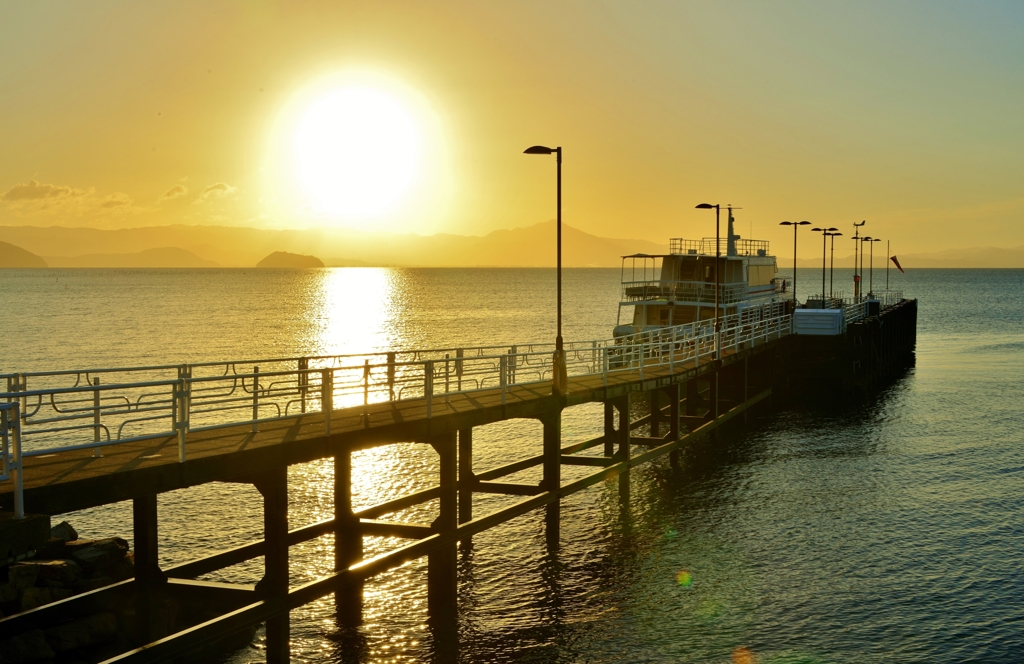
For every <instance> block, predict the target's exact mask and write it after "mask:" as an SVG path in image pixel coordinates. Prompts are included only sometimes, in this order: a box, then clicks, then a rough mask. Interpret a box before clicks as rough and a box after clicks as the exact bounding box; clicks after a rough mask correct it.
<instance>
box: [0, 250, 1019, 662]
mask: <svg viewBox="0 0 1024 664" xmlns="http://www.w3.org/2000/svg"><path fill="white" fill-rule="evenodd" d="M820 274H821V273H820V271H815V270H803V269H801V270H800V272H799V275H798V276H799V282H800V283H799V288H800V292H801V297H803V296H804V294H805V293H806V292H808V291H810V290H814V289H817V288H820ZM880 274H884V272H880V271H879V272H876V274H875V281H876V286H877V285H879V284H881V283H884V281H883V279H884V277H882V276H879V275H880ZM849 279H850V274H849V271H839V270H837V271H836V284H837V286H836V289H837V290H839V289H840V286H839V285H838V284H845V283H847V282H848V281H849ZM890 279H891V281H892V287H893V288H902V289H904V290H905V291H906V292H907V293H908V295H909V296H912V297H917V298H919V305H920V310H919V326H918V346H917V362H916V366H915V367H914V368H913V369H911V370H909V371H908V372H907V373H906V374H905V375H903V376H902V377H901V378H899V379H898V380H896V381H895V382H894V383H893V384H891V385H890V386H888V387H887V388H886V389H884V390H882V391H881V392H879V393H878V394H876V395H873V396H872V397H871V398H870V399H868V400H866V401H862V402H858V403H835V404H831V405H828V406H817V407H814V408H790V409H786V410H781V411H777V412H775V413H773V414H771V415H770V416H768V417H767V418H766V419H765V420H763V421H761V422H759V423H758V425H757V426H756V427H755V426H752V427H750V428H749V429H748V430H746V431H739V432H736V433H734V434H731V435H729V436H725V437H722V438H720V439H719V440H718V441H717V442H715V443H710V442H709V443H703V444H699V445H696V446H693V447H691V448H690V449H688V450H687V451H686V453H685V454H684V458H683V463H682V465H681V468H680V469H679V470H672V469H671V468H670V467H669V466H668V465H667V464H657V463H656V464H649V465H647V466H644V467H641V468H640V469H638V470H635V471H634V472H633V479H632V482H633V489H632V504H631V505H630V509H629V512H628V513H623V512H622V511H620V509H619V505H618V500H617V492H616V489H615V484H614V482H612V483H609V484H607V485H598V486H596V487H593V488H592V489H590V490H587V491H585V492H581V493H579V494H576V495H574V496H571V497H570V498H568V499H567V500H566V501H565V503H564V506H563V526H562V543H561V544H562V546H561V549H560V551H559V552H558V553H557V555H552V554H550V553H549V552H548V550H547V549H546V547H545V544H544V538H543V522H542V516H541V515H540V514H530V515H527V516H524V517H521V518H519V519H516V520H514V521H512V522H510V523H508V524H506V525H504V526H501V527H499V528H496V529H494V530H492V531H488V532H487V533H484V534H482V535H480V536H477V537H476V538H474V543H473V546H472V548H471V549H466V550H463V551H461V552H460V581H459V594H460V597H459V602H460V610H459V633H460V639H461V660H462V661H464V662H729V661H730V656H731V655H730V654H731V653H732V651H733V649H734V648H736V647H738V646H744V647H747V648H749V649H750V650H751V651H753V652H754V653H755V654H756V655H757V658H758V659H757V661H758V662H762V663H765V662H771V663H778V664H781V663H787V664H795V663H797V662H800V663H814V662H837V663H838V662H850V663H859V662H940V661H941V662H968V661H970V662H1019V661H1022V659H1024V571H1022V552H1024V414H1022V407H1021V405H1020V404H1021V397H1020V395H1021V394H1024V296H1022V293H1024V271H1019V270H916V271H910V272H908V273H907V274H906V275H899V274H897V273H891V274H890ZM618 280H619V275H618V271H617V270H568V271H567V272H566V292H565V300H566V310H565V324H566V336H567V337H568V338H571V339H580V338H588V339H589V338H604V337H607V336H608V335H609V332H610V330H611V327H612V326H613V325H614V323H615V316H616V301H617V297H618ZM846 290H849V289H848V288H847V289H846ZM0 301H2V302H3V303H4V313H3V314H2V315H0V372H3V371H28V370H34V369H49V368H65V367H82V366H87V365H88V366H111V365H129V364H139V363H151V362H160V363H165V362H167V363H170V362H186V361H201V360H215V359H226V358H243V357H259V356H280V355H300V354H313V353H325V352H356V351H365V350H370V349H383V348H397V347H404V348H409V347H417V346H419V347H422V346H432V345H445V346H451V345H457V344H466V345H471V344H479V343H497V342H507V343H516V342H524V341H533V340H546V339H548V338H550V337H551V336H553V327H554V316H553V307H554V296H553V271H551V270H512V269H507V270H486V269H476V270H471V269H466V270H462V269H451V270H445V269H433V270H430V269H423V270H417V269H336V270H310V271H301V270H297V271H288V270H281V271H273V270H271V271H252V270H248V271H246V270H24V271H21V270H2V271H0ZM599 413H600V410H599V408H595V407H594V406H582V407H578V408H574V409H570V410H568V411H566V413H565V415H564V424H563V430H564V435H565V437H566V438H567V439H568V440H576V439H579V440H582V439H586V438H589V437H592V436H594V435H597V434H599V433H600V424H601V419H600V417H599ZM476 442H477V447H478V449H477V450H476V452H475V455H476V459H475V461H476V465H477V467H478V468H486V467H490V466H492V465H497V464H499V463H502V462H504V461H507V460H509V459H510V458H511V457H519V456H527V455H532V454H536V453H537V452H538V451H539V449H540V445H541V440H540V430H539V427H538V426H537V425H536V424H534V423H529V422H509V423H502V424H498V425H493V426H489V427H483V428H481V429H479V430H478V431H477V433H476ZM357 473H358V478H357V488H356V491H357V497H356V500H357V503H358V505H368V504H372V503H373V502H376V501H377V500H380V499H382V498H384V497H389V496H393V495H395V494H396V493H399V492H406V491H410V490H414V489H417V488H421V487H425V486H427V485H429V484H430V483H431V482H432V480H433V478H434V477H436V474H435V473H436V462H435V459H434V457H433V454H432V453H428V451H427V450H425V449H423V447H422V446H413V445H403V446H399V447H397V448H394V447H393V448H388V449H384V450H375V451H369V452H364V453H360V454H359V455H358V457H357ZM526 478H527V476H523V477H522V478H516V479H526ZM331 480H332V467H331V465H330V464H329V463H315V464H309V465H307V466H297V467H293V468H292V469H291V471H290V481H291V487H290V491H291V494H290V502H291V518H292V522H291V524H292V527H297V526H300V525H303V524H306V523H312V522H314V521H317V520H320V519H323V518H328V517H329V516H330V514H331V512H332V505H331V491H330V486H331ZM500 504H503V499H501V498H491V499H489V500H486V501H485V500H481V501H480V502H479V503H478V506H477V508H476V509H477V510H478V512H479V513H482V511H483V510H486V509H488V508H489V507H493V506H497V505H500ZM159 505H160V518H161V522H160V527H161V533H160V545H161V557H162V560H163V562H164V563H165V564H171V563H176V562H183V561H185V560H189V559H191V558H195V557H198V556H200V555H204V554H207V553H211V552H214V551H218V550H221V549H224V548H228V547H230V546H234V545H238V544H241V543H244V542H247V541H250V540H251V539H253V538H256V537H259V536H260V533H261V531H262V518H261V513H260V505H261V501H260V497H259V494H258V493H257V492H256V491H255V490H254V489H252V487H248V486H245V485H237V484H225V485H221V484H212V485H207V486H203V487H196V488H193V489H188V490H183V491H177V492H172V493H169V494H164V495H161V497H160V502H159ZM29 507H31V506H29ZM432 507H434V506H431V505H427V506H425V507H422V508H417V509H412V510H408V511H406V512H403V513H401V514H399V515H397V516H396V518H399V519H409V520H420V521H422V520H429V519H430V518H432V517H431V516H429V514H430V509H431V508H432ZM130 514H131V510H130V506H129V505H127V504H120V505H113V506H108V507H105V508H101V509H94V510H88V511H85V512H81V513H76V514H71V515H66V518H68V519H69V520H70V521H71V522H72V523H73V524H74V525H75V526H76V527H77V528H78V529H79V531H80V532H81V534H82V535H83V536H85V537H100V536H110V535H119V536H130V534H131V533H130V527H129V526H128V525H126V524H130ZM396 543H397V542H396V541H395V540H386V539H379V538H378V539H374V540H372V541H369V542H368V547H367V553H368V554H373V553H375V552H378V551H385V550H387V549H388V548H391V547H393V546H395V544H396ZM331 551H332V542H331V539H330V537H324V538H321V539H319V540H315V541H313V542H309V543H306V544H304V545H302V546H300V547H297V548H296V549H293V551H292V559H293V561H295V563H296V564H294V566H293V571H292V579H291V581H292V583H293V584H297V583H301V582H303V581H306V580H311V579H314V578H316V577H318V576H321V575H323V574H325V573H327V572H328V571H329V568H330V565H331V561H332V553H331ZM261 566H262V561H261V560H256V561H252V562H250V563H247V564H244V565H239V566H236V567H234V568H231V569H228V570H224V571H222V572H219V573H218V574H216V575H212V576H211V577H209V578H211V579H214V580H224V581H234V582H248V583H251V582H254V581H255V580H257V579H258V578H259V576H260V570H261ZM425 567H426V566H425V563H424V562H423V561H418V562H414V563H411V564H409V565H406V566H405V567H402V568H400V569H397V570H392V571H391V572H388V573H387V574H384V575H382V576H380V577H378V578H377V579H376V580H374V581H373V582H372V583H370V584H368V585H367V587H366V592H365V596H366V624H365V625H364V626H363V628H362V629H361V630H360V636H361V637H362V642H361V645H359V646H358V647H356V646H354V645H353V641H352V640H351V639H339V638H338V630H337V628H336V626H335V624H334V621H333V615H332V614H333V602H332V601H331V600H330V598H326V599H325V600H323V601H321V602H318V603H316V604H313V605H310V606H307V607H303V608H302V609H300V610H298V611H296V612H294V613H293V614H292V635H293V645H292V651H293V654H294V661H309V662H314V661H328V662H348V661H359V662H393V661H430V660H431V659H432V656H433V655H432V648H433V643H432V640H431V634H430V630H429V629H428V628H427V626H426V622H427V612H426V568H425ZM681 571H686V572H687V573H689V574H690V577H691V578H692V583H690V584H689V585H680V584H679V583H677V575H678V573H679V572H681ZM260 648H261V642H260V641H259V640H258V641H257V643H256V644H255V645H254V646H253V647H252V648H251V649H248V650H244V651H241V652H239V653H237V654H236V655H234V656H233V657H232V658H231V659H230V661H232V662H239V663H241V662H249V661H259V660H260V659H261V653H260V652H259V650H260Z"/></svg>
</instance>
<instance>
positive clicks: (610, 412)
mask: <svg viewBox="0 0 1024 664" xmlns="http://www.w3.org/2000/svg"><path fill="white" fill-rule="evenodd" d="M616 440H618V438H617V433H616V431H615V403H614V402H613V401H605V402H604V455H605V456H606V457H610V456H612V455H613V454H615V441H616Z"/></svg>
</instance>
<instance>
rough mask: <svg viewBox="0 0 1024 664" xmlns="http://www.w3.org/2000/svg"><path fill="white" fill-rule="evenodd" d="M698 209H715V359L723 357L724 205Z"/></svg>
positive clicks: (699, 207) (707, 205) (703, 205)
mask: <svg viewBox="0 0 1024 664" xmlns="http://www.w3.org/2000/svg"><path fill="white" fill-rule="evenodd" d="M696 209H698V210H711V209H714V211H715V359H716V360H720V359H722V354H721V353H722V337H721V334H722V333H721V329H720V328H719V324H718V314H719V311H718V300H719V294H718V292H719V291H720V290H721V283H722V281H721V278H720V275H719V272H721V267H722V266H721V262H722V239H721V224H719V221H718V220H719V216H720V213H721V211H722V206H721V205H719V204H717V203H716V204H714V205H712V204H711V203H701V204H700V205H698V206H697V208H696Z"/></svg>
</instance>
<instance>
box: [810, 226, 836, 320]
mask: <svg viewBox="0 0 1024 664" xmlns="http://www.w3.org/2000/svg"><path fill="white" fill-rule="evenodd" d="M811 230H812V231H814V232H816V233H821V308H822V309H824V308H825V257H826V256H827V253H828V252H826V251H825V249H826V246H825V242H826V240H827V238H828V234H829V233H831V232H832V231H837V230H839V229H838V228H812V229H811Z"/></svg>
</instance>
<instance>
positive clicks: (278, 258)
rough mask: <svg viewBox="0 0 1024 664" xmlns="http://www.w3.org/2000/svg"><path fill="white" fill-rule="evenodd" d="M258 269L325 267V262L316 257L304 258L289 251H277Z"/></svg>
mask: <svg viewBox="0 0 1024 664" xmlns="http://www.w3.org/2000/svg"><path fill="white" fill-rule="evenodd" d="M256 267H324V262H323V261H322V260H320V259H319V258H317V257H316V256H303V255H302V254H290V253H288V252H287V251H275V252H274V253H272V254H270V255H269V256H267V257H266V258H264V259H263V260H261V261H260V262H259V263H256Z"/></svg>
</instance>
